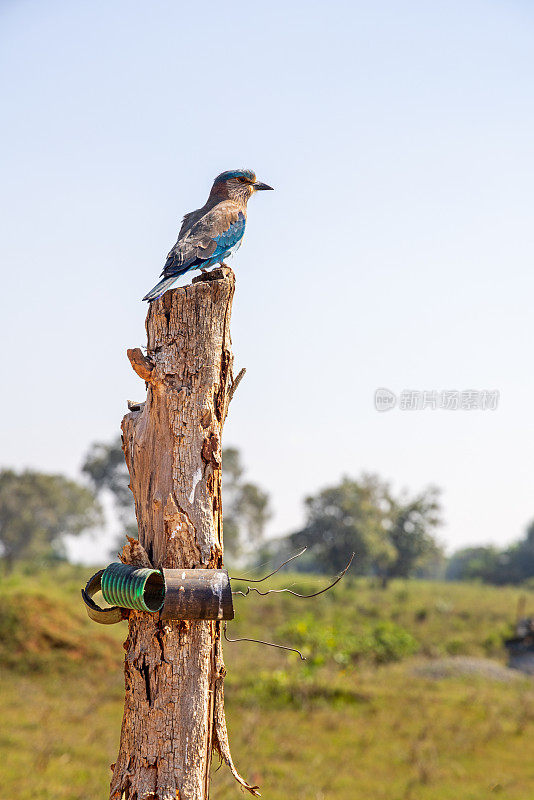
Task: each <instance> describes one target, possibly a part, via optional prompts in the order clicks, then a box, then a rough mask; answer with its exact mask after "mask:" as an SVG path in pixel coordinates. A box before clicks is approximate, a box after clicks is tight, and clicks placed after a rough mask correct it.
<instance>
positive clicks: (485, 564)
mask: <svg viewBox="0 0 534 800" xmlns="http://www.w3.org/2000/svg"><path fill="white" fill-rule="evenodd" d="M502 566H503V554H502V553H501V552H500V551H499V550H498V549H497V548H496V547H491V546H489V547H464V548H462V549H461V550H457V551H456V552H455V553H453V554H452V556H451V557H450V558H449V560H448V562H447V569H446V572H445V577H446V579H447V580H449V581H473V580H479V581H483V582H484V583H498V582H499V581H498V575H499V572H500V571H501V572H502ZM504 582H505V581H504Z"/></svg>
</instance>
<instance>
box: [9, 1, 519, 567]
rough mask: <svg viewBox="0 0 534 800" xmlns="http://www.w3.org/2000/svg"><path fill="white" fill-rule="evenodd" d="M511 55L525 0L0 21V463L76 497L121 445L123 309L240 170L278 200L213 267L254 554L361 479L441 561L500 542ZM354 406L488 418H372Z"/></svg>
mask: <svg viewBox="0 0 534 800" xmlns="http://www.w3.org/2000/svg"><path fill="white" fill-rule="evenodd" d="M533 34H534V8H533V6H532V4H531V3H528V2H525V1H524V0H523V2H519V1H516V0H506V2H504V0H503V2H491V0H484V2H475V1H472V0H467V2H466V0H462V2H456V1H455V0H452V2H451V1H450V0H448V1H447V2H442V1H441V0H436V2H433V3H428V2H412V1H410V0H407V1H404V0H403V2H399V0H383V1H382V2H380V3H368V2H359V1H358V0H356V1H355V0H351V2H341V1H340V0H331V2H329V3H324V2H314V1H313V0H306V2H301V1H300V0H295V2H287V0H285V2H280V1H279V0H271V2H269V3H263V2H262V3H260V2H248V3H246V4H243V3H239V4H237V3H233V2H227V3H220V2H211V1H210V0H207V2H204V3H201V4H200V3H197V4H191V3H188V4H186V3H177V2H162V0H152V2H150V3H146V2H139V0H128V1H127V2H126V0H117V1H116V2H114V1H113V0H106V2H100V1H99V0H93V1H92V2H81V1H80V2H76V3H73V2H67V1H66V0H58V1H56V2H47V0H39V2H34V1H32V0H17V2H13V1H12V0H2V2H0V82H1V93H2V102H1V105H0V115H1V118H2V119H1V122H2V125H1V127H2V146H1V150H0V161H1V164H0V167H1V171H2V181H1V185H0V214H1V218H2V222H3V223H4V225H3V233H2V236H1V237H0V258H1V263H2V292H1V293H0V324H1V326H2V339H3V343H4V347H3V359H2V362H3V365H2V366H3V368H2V373H3V391H2V425H1V441H0V465H2V466H6V467H7V466H9V467H13V468H17V469H22V468H26V467H28V468H34V469H40V470H45V471H50V472H62V473H66V474H68V475H71V476H73V477H77V476H79V468H80V465H81V463H82V461H83V458H84V455H85V453H86V452H87V450H88V448H89V446H90V445H91V443H92V442H94V441H109V440H110V439H112V438H113V437H114V436H116V435H117V434H118V432H119V428H120V422H121V419H122V416H123V415H124V413H126V410H127V409H126V401H127V400H128V399H135V400H140V399H142V398H143V396H144V385H143V383H142V382H141V381H140V380H139V378H138V377H137V376H136V375H135V374H134V373H133V371H132V370H131V368H130V366H129V363H128V360H127V358H126V349H127V348H128V347H136V346H142V345H144V344H145V332H144V318H145V314H146V305H145V304H144V303H142V302H141V300H140V298H141V297H142V296H143V295H144V294H145V293H146V291H147V290H148V289H149V288H151V287H152V286H153V284H154V283H155V282H156V280H157V277H158V275H159V273H160V271H161V268H162V265H163V262H164V260H165V256H166V253H167V252H168V250H169V249H170V247H171V246H172V245H173V244H174V242H175V240H176V235H177V232H178V228H179V224H180V220H181V217H182V216H183V214H184V213H185V212H187V211H190V210H192V209H195V208H198V207H200V206H201V205H203V203H204V202H205V200H206V197H207V195H208V192H209V189H210V186H211V182H212V180H213V178H214V177H215V175H217V174H218V173H219V172H221V171H223V170H226V169H235V168H238V167H248V168H251V169H254V170H255V171H256V173H257V174H258V177H259V179H260V180H263V181H265V182H267V183H269V184H270V185H272V186H274V187H275V191H274V192H268V193H261V194H259V195H258V196H257V197H255V198H253V199H252V200H251V202H250V205H249V216H248V224H247V232H246V235H245V240H244V243H243V246H242V247H241V249H240V250H239V252H238V254H237V255H236V256H235V258H234V259H233V261H232V264H231V265H232V267H233V268H234V269H235V271H236V275H237V290H236V296H235V301H234V310H233V317H232V339H233V348H234V353H235V365H236V371H237V370H239V369H240V368H241V367H246V368H247V374H246V377H245V379H244V380H243V382H242V384H241V385H240V387H239V390H238V392H237V393H236V396H235V399H234V401H233V403H232V407H231V412H230V415H229V419H228V422H227V425H226V428H225V439H224V442H223V443H224V444H226V445H233V446H237V447H239V448H240V450H241V452H242V457H243V461H244V464H245V465H246V468H247V477H248V479H249V480H253V481H256V482H258V483H259V484H260V485H262V486H263V487H264V488H265V489H266V490H267V491H268V492H269V493H270V495H271V501H272V507H273V510H274V512H275V513H274V516H273V519H272V521H271V523H270V525H269V531H268V533H269V535H281V534H284V533H287V532H290V531H293V530H295V529H296V528H298V526H299V525H301V524H302V522H303V520H304V511H303V504H302V501H303V498H304V497H305V496H306V495H309V494H311V493H313V492H315V491H317V490H318V489H320V488H321V487H323V486H325V485H332V484H334V483H335V482H337V481H339V480H340V478H341V477H342V476H343V475H349V476H352V477H357V476H358V475H360V474H361V473H362V472H364V471H365V472H376V473H377V474H379V475H380V476H381V477H382V478H384V479H385V480H388V481H390V482H391V484H392V486H393V487H394V489H395V490H396V491H400V490H401V489H406V490H408V491H409V492H412V493H415V492H419V491H420V490H422V489H423V488H424V487H426V486H428V485H430V484H433V485H437V486H439V487H441V489H442V491H443V494H442V503H443V518H444V525H443V527H442V528H441V530H440V533H439V536H440V539H441V541H442V542H443V543H444V545H445V546H446V547H447V549H448V550H449V551H450V550H452V549H454V548H457V547H461V546H465V545H467V544H475V543H488V542H492V543H495V544H498V545H504V544H507V543H509V542H511V541H513V540H515V539H517V538H519V537H520V536H521V535H522V534H523V533H524V530H525V527H526V525H527V524H528V523H529V522H530V521H531V520H532V519H533V518H534V493H533V491H532V488H533V486H532V483H533V474H532V472H533V466H532V453H533V451H534V446H533V445H534V441H533V439H534V436H533V422H532V419H533V410H534V370H533V367H532V342H533V341H534V315H533V314H532V298H533V296H534V271H533V269H532V264H533V257H534V233H533V225H532V214H533V188H532V187H533V184H534V149H533V141H534V103H533V100H534V97H533V95H534V88H533V87H534V80H533V78H534V75H533V72H534V48H533V47H532V41H533ZM182 283H183V281H182ZM377 388H385V389H388V390H390V391H392V392H393V393H395V395H396V396H397V399H398V401H399V402H400V395H401V393H402V392H403V391H406V392H429V393H432V392H442V391H451V392H452V391H457V392H462V391H469V390H472V391H476V392H481V391H483V390H488V391H489V390H491V391H498V392H499V396H498V404H497V408H496V409H493V410H491V409H486V410H462V409H457V410H453V409H441V408H435V409H433V408H431V407H427V408H425V409H421V410H417V409H411V410H410V409H401V408H399V406H398V404H397V407H395V408H393V409H391V410H389V411H387V412H380V411H377V410H376V408H375V404H374V396H375V391H376V389H377ZM410 396H411V395H403V397H405V398H406V397H410ZM432 396H433V395H431V394H430V395H427V397H432ZM480 396H481V395H479V397H480ZM438 398H439V395H438ZM403 402H407V403H408V404H409V401H403ZM106 546H109V542H108V543H107V545H106V540H105V538H103V537H100V538H99V539H84V540H83V541H82V542H80V543H79V544H78V545H77V548H75V551H74V555H75V556H76V557H80V558H90V559H92V560H98V558H104V555H103V554H104V552H105V550H106Z"/></svg>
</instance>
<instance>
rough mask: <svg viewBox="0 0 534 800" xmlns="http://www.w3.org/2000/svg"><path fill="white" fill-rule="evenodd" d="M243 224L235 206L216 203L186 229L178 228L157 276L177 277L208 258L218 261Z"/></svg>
mask: <svg viewBox="0 0 534 800" xmlns="http://www.w3.org/2000/svg"><path fill="white" fill-rule="evenodd" d="M187 217H189V215H186V217H185V218H184V223H185V222H186V220H187ZM187 221H188V220H187ZM245 224H246V217H245V214H244V213H243V210H242V209H241V208H239V206H236V205H235V203H232V202H231V201H224V202H222V203H218V204H217V205H216V206H213V207H212V208H211V209H209V210H208V211H207V212H206V213H205V214H204V215H203V216H202V217H200V219H198V220H197V221H196V222H195V223H194V224H193V225H191V226H190V227H188V228H187V229H186V230H184V227H185V224H184V225H183V226H182V230H181V231H180V235H179V236H178V241H177V242H176V244H175V245H174V247H173V248H172V250H171V251H170V253H169V255H168V256H167V261H166V262H165V266H164V268H163V272H162V273H161V274H162V275H164V276H165V277H170V276H171V275H181V274H183V273H184V272H187V270H189V269H192V268H193V267H195V266H202V263H203V262H205V261H208V260H209V259H212V260H213V259H216V258H217V257H218V256H220V257H221V258H222V257H223V255H224V254H225V253H227V251H228V250H229V249H230V248H231V247H234V245H236V244H237V243H238V242H239V240H240V239H241V238H242V236H243V233H244V232H245Z"/></svg>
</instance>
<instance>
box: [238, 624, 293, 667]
mask: <svg viewBox="0 0 534 800" xmlns="http://www.w3.org/2000/svg"><path fill="white" fill-rule="evenodd" d="M223 633H224V638H225V639H226V641H227V642H254V644H266V645H267V647H277V648H278V649H279V650H291V652H292V653H298V654H299V656H300V657H301V659H302V661H306V658H305V657H304V656H303V655H302V653H301V652H300V650H297V648H296V647H287V645H285V644H274V642H264V641H262V639H245V638H240V639H230V638H229V637H228V635H227V633H226V622H225V623H224V625H223Z"/></svg>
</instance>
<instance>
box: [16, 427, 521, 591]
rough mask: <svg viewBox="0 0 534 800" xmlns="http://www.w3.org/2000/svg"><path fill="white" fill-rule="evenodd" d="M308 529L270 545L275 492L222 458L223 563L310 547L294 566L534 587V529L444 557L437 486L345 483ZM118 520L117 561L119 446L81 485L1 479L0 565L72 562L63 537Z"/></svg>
mask: <svg viewBox="0 0 534 800" xmlns="http://www.w3.org/2000/svg"><path fill="white" fill-rule="evenodd" d="M304 508H305V515H306V519H305V524H304V526H303V528H302V529H301V530H298V531H290V532H288V533H287V534H286V535H284V536H281V537H278V538H271V539H266V537H265V528H266V525H267V523H268V521H269V519H270V518H271V516H272V506H271V500H270V497H269V494H268V493H267V492H266V491H265V490H264V489H263V488H262V487H261V486H258V485H257V484H255V483H253V482H251V481H249V480H247V477H246V469H245V467H244V465H243V463H242V459H241V455H240V452H239V450H238V449H237V448H235V447H227V448H225V449H224V450H223V510H224V532H225V560H226V561H227V563H229V564H230V565H238V566H240V567H243V566H249V567H255V566H258V565H259V564H261V563H262V562H264V561H268V562H271V561H275V560H277V559H278V560H280V561H282V560H284V559H285V558H288V557H289V555H292V554H294V553H295V552H296V551H297V550H300V549H302V548H303V547H306V548H307V550H306V553H305V554H304V555H303V556H302V557H301V558H300V559H299V561H298V562H296V563H295V564H293V568H294V569H296V570H298V571H302V572H310V573H317V574H325V573H336V572H339V571H341V570H342V569H343V568H344V567H345V566H346V564H347V562H348V559H349V558H350V554H351V553H352V552H355V553H356V558H355V560H354V563H353V565H352V572H353V573H355V574H358V575H369V576H373V577H376V578H377V579H378V580H379V581H380V582H381V583H382V585H383V586H386V585H387V583H388V582H389V581H390V580H391V579H393V578H410V577H419V578H428V579H436V580H452V581H480V582H482V583H489V584H495V585H505V584H514V585H517V584H526V583H528V582H529V581H532V580H534V522H533V523H532V524H531V525H530V526H529V527H528V528H527V530H526V532H525V536H524V537H523V538H522V539H521V540H520V541H518V542H516V543H514V544H513V545H511V546H508V547H506V548H503V549H499V548H497V547H495V546H493V545H492V546H487V547H483V546H477V547H465V548H462V549H461V550H458V551H456V552H454V553H452V554H451V555H450V556H447V555H446V554H445V552H444V550H443V548H442V546H441V544H440V542H439V536H438V532H439V525H440V523H441V519H442V509H441V504H440V490H439V488H437V487H435V486H429V487H427V488H424V489H422V490H421V491H419V492H418V493H417V494H414V495H410V494H408V493H407V492H401V493H399V494H397V495H395V494H394V493H393V492H392V490H391V487H390V485H389V484H388V483H387V482H386V481H384V480H383V479H381V478H380V477H379V476H378V475H374V474H367V473H364V474H363V475H361V476H360V477H358V478H350V477H347V476H345V477H343V478H342V479H341V481H339V483H336V484H333V485H331V486H327V487H325V488H323V489H321V490H319V491H318V492H317V493H316V494H314V495H311V496H309V497H306V498H305V500H304ZM104 511H107V516H108V517H110V516H112V517H113V518H114V520H113V521H114V524H115V527H116V528H118V529H119V531H120V533H119V535H118V537H116V540H113V537H112V542H111V546H110V551H109V552H110V556H111V557H116V553H117V550H118V549H119V548H120V547H121V546H122V543H123V542H124V535H125V534H127V535H128V536H136V535H137V525H136V521H135V511H134V504H133V498H132V494H131V492H130V489H129V476H128V471H127V469H126V465H125V462H124V456H123V453H122V449H121V442H120V438H119V437H118V438H116V439H115V440H113V441H111V442H96V443H95V444H93V445H92V446H91V447H90V449H89V452H88V453H87V454H86V456H85V458H84V459H83V463H82V468H81V475H80V479H79V480H78V481H75V480H72V479H69V478H66V477H64V476H61V475H49V474H46V473H42V472H36V471H32V470H25V471H23V472H15V471H13V470H10V469H4V470H2V471H0V558H1V561H2V563H3V566H4V570H5V571H10V570H11V569H12V568H13V566H14V564H15V563H21V564H26V565H28V564H32V563H33V564H37V565H42V564H43V563H45V562H46V563H49V562H51V561H57V560H65V559H66V551H65V547H64V542H65V537H66V536H76V535H79V534H81V533H83V532H86V531H88V530H91V529H96V528H98V527H101V526H102V525H103V523H104V517H105V516H106V515H105V513H104Z"/></svg>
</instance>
